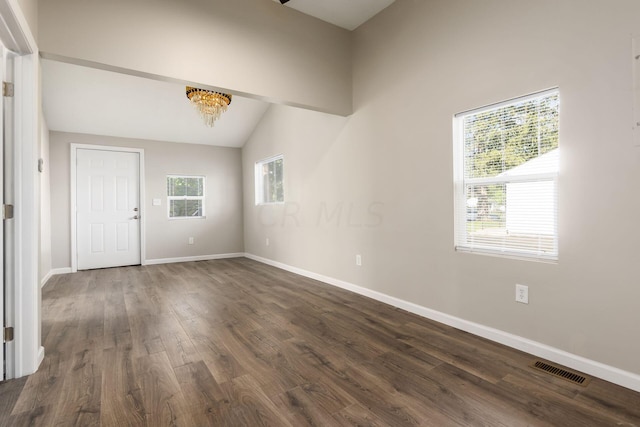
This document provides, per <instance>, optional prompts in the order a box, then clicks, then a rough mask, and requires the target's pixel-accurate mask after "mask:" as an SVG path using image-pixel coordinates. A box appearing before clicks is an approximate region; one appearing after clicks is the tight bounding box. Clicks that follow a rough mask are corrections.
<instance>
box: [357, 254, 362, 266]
mask: <svg viewBox="0 0 640 427" xmlns="http://www.w3.org/2000/svg"><path fill="white" fill-rule="evenodd" d="M356 265H357V266H358V267H360V266H361V265H362V255H356Z"/></svg>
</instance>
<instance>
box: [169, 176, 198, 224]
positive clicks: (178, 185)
mask: <svg viewBox="0 0 640 427" xmlns="http://www.w3.org/2000/svg"><path fill="white" fill-rule="evenodd" d="M204 194H205V193H204V176H184V175H169V176H167V206H168V208H169V218H203V217H204Z"/></svg>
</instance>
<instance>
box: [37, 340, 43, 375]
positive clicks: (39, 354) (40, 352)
mask: <svg viewBox="0 0 640 427" xmlns="http://www.w3.org/2000/svg"><path fill="white" fill-rule="evenodd" d="M43 360H44V347H43V346H40V348H39V349H38V359H36V370H38V368H39V367H40V364H41V363H42V361H43Z"/></svg>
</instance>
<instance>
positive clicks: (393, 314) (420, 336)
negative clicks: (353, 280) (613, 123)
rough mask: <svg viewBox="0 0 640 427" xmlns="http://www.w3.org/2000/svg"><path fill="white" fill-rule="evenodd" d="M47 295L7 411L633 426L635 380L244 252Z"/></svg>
mask: <svg viewBox="0 0 640 427" xmlns="http://www.w3.org/2000/svg"><path fill="white" fill-rule="evenodd" d="M42 306H43V307H42V308H43V326H42V337H43V343H44V346H45V349H46V356H45V359H44V361H43V363H42V365H41V367H40V369H39V370H38V372H37V373H36V374H34V375H32V376H30V377H28V378H22V379H18V380H13V381H7V382H5V383H1V384H0V425H1V426H14V425H16V426H22V425H25V426H27V425H47V426H49V425H51V426H53V425H55V426H58V425H60V426H63V425H64V426H66V425H77V426H91V425H103V426H127V425H129V426H145V425H146V426H154V427H155V426H169V425H180V426H208V425H213V426H217V425H228V426H261V425H270V426H306V425H316V426H352V425H353V426H355V425H358V426H405V425H407V426H413V425H425V426H475V425H485V426H548V425H552V426H600V425H602V426H617V425H624V426H631V425H635V426H640V393H635V392H633V391H630V390H627V389H624V388H622V387H618V386H616V385H613V384H610V383H607V382H605V381H601V380H598V379H595V378H594V379H593V380H592V381H591V383H590V384H589V385H588V386H587V387H582V386H579V385H574V384H572V383H569V382H567V381H565V380H562V379H557V378H555V377H552V376H549V375H548V374H546V373H541V372H538V371H535V370H533V369H531V368H529V367H528V365H529V364H530V363H531V362H532V361H533V360H534V357H533V356H530V355H527V354H525V353H522V352H519V351H516V350H513V349H510V348H507V347H504V346H501V345H499V344H495V343H492V342H489V341H487V340H484V339H481V338H478V337H475V336H473V335H470V334H467V333H464V332H461V331H458V330H456V329H453V328H450V327H448V326H444V325H441V324H438V323H435V322H432V321H429V320H426V319H423V318H421V317H418V316H415V315H413V314H410V313H407V312H404V311H402V310H398V309H395V308H392V307H390V306H387V305H384V304H381V303H378V302H376V301H373V300H370V299H367V298H364V297H361V296H358V295H355V294H352V293H349V292H346V291H343V290H341V289H337V288H334V287H331V286H328V285H325V284H322V283H319V282H316V281H313V280H310V279H306V278H304V277H300V276H297V275H294V274H290V273H287V272H284V271H281V270H278V269H276V268H272V267H269V266H266V265H263V264H260V263H257V262H254V261H251V260H248V259H244V258H238V259H231V260H220V261H202V262H193V263H182V264H167V265H159V266H147V267H126V268H117V269H105V270H94V271H87V272H80V273H77V274H68V275H61V276H56V277H54V278H52V279H51V280H50V281H49V283H48V284H47V285H46V286H45V288H44V289H43V301H42Z"/></svg>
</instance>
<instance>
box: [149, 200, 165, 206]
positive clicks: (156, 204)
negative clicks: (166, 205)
mask: <svg viewBox="0 0 640 427" xmlns="http://www.w3.org/2000/svg"><path fill="white" fill-rule="evenodd" d="M151 204H152V205H153V206H160V205H161V204H162V200H160V199H153V201H152V202H151Z"/></svg>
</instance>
